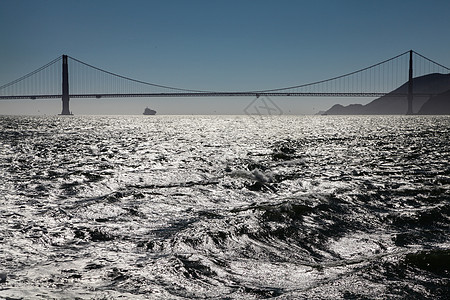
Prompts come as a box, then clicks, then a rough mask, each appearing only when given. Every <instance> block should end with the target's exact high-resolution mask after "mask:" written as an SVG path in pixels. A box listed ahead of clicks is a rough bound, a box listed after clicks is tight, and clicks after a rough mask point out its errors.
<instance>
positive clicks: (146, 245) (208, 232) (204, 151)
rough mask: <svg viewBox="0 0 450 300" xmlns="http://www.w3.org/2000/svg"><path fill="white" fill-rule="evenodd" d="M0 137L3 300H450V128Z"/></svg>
mask: <svg viewBox="0 0 450 300" xmlns="http://www.w3.org/2000/svg"><path fill="white" fill-rule="evenodd" d="M0 129H1V130H0V204H1V210H0V243H1V246H0V275H1V276H0V298H2V297H3V298H8V297H9V298H10V299H48V298H56V299H192V298H199V299H205V298H213V299H217V298H219V299H263V298H272V297H273V298H276V299H448V298H447V297H448V295H449V294H450V287H449V284H450V270H449V269H450V235H449V232H450V164H449V161H450V117H415V116H414V117H399V116H396V117H367V116H364V117H330V116H327V117H290V116H282V117H265V118H252V117H248V116H246V117H243V116H237V117H235V116H223V117H213V116H211V117H201V116H155V117H138V116H136V117H87V116H86V117H82V116H81V117H7V116H3V117H0Z"/></svg>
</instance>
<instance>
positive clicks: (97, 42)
mask: <svg viewBox="0 0 450 300" xmlns="http://www.w3.org/2000/svg"><path fill="white" fill-rule="evenodd" d="M0 8H1V9H0V36H1V47H0V85H3V84H5V83H8V82H10V81H12V80H14V79H16V78H18V77H20V76H22V75H24V74H26V73H28V72H30V71H32V70H34V69H36V68H38V67H40V66H42V65H44V64H46V63H47V62H49V61H51V60H53V59H54V58H57V57H58V56H60V55H61V54H68V55H70V56H72V57H75V58H77V59H80V60H82V61H85V62H87V63H90V64H92V65H95V66H98V67H100V68H104V69H107V70H110V71H112V72H115V73H119V74H121V75H125V76H130V77H132V78H136V79H141V80H144V81H148V82H154V83H158V84H163V85H170V86H176V87H182V88H187V89H202V90H255V89H257V90H258V89H259V90H261V89H270V88H278V87H285V86H291V85H296V84H302V83H308V82H313V81H316V80H321V79H327V78H330V77H333V76H337V75H341V74H344V73H348V72H351V71H354V70H356V69H360V68H362V67H365V66H369V65H371V64H374V63H377V62H379V61H381V60H384V59H387V58H390V57H392V56H395V55H397V54H400V53H402V52H405V51H407V50H409V49H414V50H415V51H417V52H419V53H422V54H424V55H425V56H427V57H430V58H432V59H434V60H435V61H438V62H439V63H441V64H443V65H446V66H450V35H449V34H450V17H449V14H450V1H448V0H427V1H425V0H423V1H417V0H416V1H415V0H409V1H406V0H405V1H400V0H397V1H392V0H389V1H385V0H373V1H371V0H365V1H361V0H340V1H338V0H327V1H325V0H315V1H300V0H297V1H293V0H292V1H287V0H277V1H275V0H272V1H266V0H251V1H250V0H238V1H235V0H190V1H188V0H160V1H152V0H146V1H134V0H127V1H125V0H124V1H114V0H107V1H101V0H96V1H94V0H90V1H87V0H86V1H85V0H77V1H73V0H58V1H53V0H51V1H50V0H49V1H45V0H42V1H36V0H31V1H28V0H27V1H25V0H0ZM252 100H253V99H251V98H235V99H233V98H209V99H208V98H204V99H192V98H187V99H183V98H177V99H139V98H135V99H127V100H120V101H119V100H117V99H116V100H106V99H102V100H97V101H96V100H79V99H73V100H71V109H72V110H73V111H74V113H78V114H79V113H82V114H87V113H93V114H101V113H125V114H133V113H135V114H140V113H142V111H143V108H145V106H147V105H148V106H151V107H152V108H155V109H156V110H157V111H158V113H161V114H171V113H175V114H180V113H187V114H192V113H205V114H208V113H214V112H215V113H226V114H227V113H236V114H240V113H243V109H244V108H245V107H246V106H247V104H248V103H249V102H251V101H252ZM272 100H274V101H276V102H277V104H279V106H280V107H281V108H282V109H283V111H284V112H285V113H289V112H291V113H299V114H303V113H305V114H310V113H314V112H317V110H319V109H327V108H329V107H330V105H331V104H333V103H336V102H340V103H351V102H355V101H363V102H367V101H370V100H371V99H362V100H360V99H323V98H313V99H307V98H289V99H278V98H274V99H272ZM60 111H61V103H60V101H58V100H45V101H16V102H13V101H0V114H9V113H12V114H17V113H29V114H36V113H39V114H44V113H45V114H57V113H59V112H60Z"/></svg>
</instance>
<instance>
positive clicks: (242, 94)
mask: <svg viewBox="0 0 450 300" xmlns="http://www.w3.org/2000/svg"><path fill="white" fill-rule="evenodd" d="M386 94H388V93H309V92H307V93H292V92H289V93H288V92H257V91H254V92H178V93H135V94H73V95H69V98H97V99H100V98H121V97H124V98H126V97H161V98H163V97H166V98H167V97H248V96H253V97H260V96H270V97H381V96H384V95H386ZM407 95H408V94H406V93H396V94H393V93H389V96H393V97H406V96H407ZM434 95H435V94H430V93H427V94H423V93H421V94H414V96H428V97H431V96H434ZM61 97H62V95H21V96H0V100H14V99H32V100H36V99H56V98H59V99H61Z"/></svg>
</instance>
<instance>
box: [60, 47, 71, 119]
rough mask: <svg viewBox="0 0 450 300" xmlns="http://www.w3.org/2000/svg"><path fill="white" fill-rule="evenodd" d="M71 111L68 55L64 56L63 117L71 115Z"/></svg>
mask: <svg viewBox="0 0 450 300" xmlns="http://www.w3.org/2000/svg"><path fill="white" fill-rule="evenodd" d="M71 114H72V113H71V112H70V110H69V67H68V64H67V55H63V56H62V112H61V115H71Z"/></svg>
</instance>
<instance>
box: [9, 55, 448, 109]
mask: <svg viewBox="0 0 450 300" xmlns="http://www.w3.org/2000/svg"><path fill="white" fill-rule="evenodd" d="M432 73H442V74H448V73H450V68H447V67H445V66H443V65H441V64H439V63H437V62H435V61H433V60H431V59H429V58H427V57H425V56H423V55H421V54H419V53H417V52H415V51H413V50H409V51H406V52H404V53H401V54H399V55H397V56H394V57H392V58H390V59H387V60H384V61H382V62H379V63H377V64H374V65H371V66H369V67H366V68H362V69H359V70H357V71H354V72H351V73H347V74H344V75H340V76H336V77H333V78H329V79H325V80H321V81H316V82H311V83H306V84H300V85H296V86H289V87H282V88H277V89H266V90H255V91H208V90H192V89H184V88H178V87H171V86H166V85H160V84H155V83H150V82H145V81H141V80H136V79H132V78H130V77H126V76H122V75H119V74H116V73H112V72H109V71H106V70H103V69H100V68H97V67H95V66H93V65H90V64H87V63H85V62H82V61H80V60H78V59H75V58H73V57H70V56H67V55H62V56H60V57H58V58H56V59H55V60H53V61H51V62H49V63H48V64H46V65H44V66H42V67H41V68H38V69H37V70H34V71H33V72H30V73H28V74H26V75H25V76H22V77H20V78H18V79H16V80H14V81H11V82H9V83H7V84H4V85H2V86H0V100H14V99H57V98H60V99H62V112H61V114H62V115H70V114H71V111H70V108H69V101H70V99H72V98H97V99H98V98H117V97H120V98H122V97H123V98H126V97H229V96H253V97H260V96H275V97H277V96H284V97H304V96H310V97H380V96H383V95H386V94H388V93H389V95H390V96H399V97H407V99H408V108H407V111H406V112H405V113H406V114H412V113H413V110H412V107H413V99H414V96H416V95H417V96H433V94H427V95H424V94H419V93H415V92H414V86H413V85H414V80H413V79H414V78H415V77H419V76H423V75H427V74H432ZM405 83H407V87H408V88H407V91H405V92H393V91H395V90H396V89H397V88H398V87H399V86H401V85H403V84H405ZM69 87H70V89H69Z"/></svg>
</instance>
